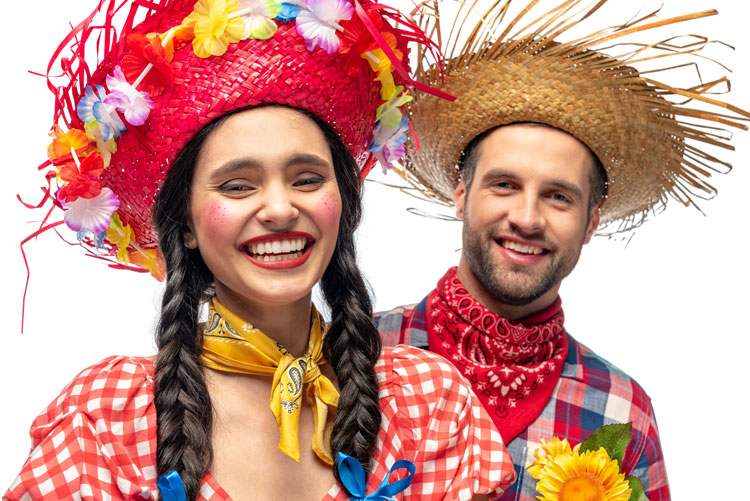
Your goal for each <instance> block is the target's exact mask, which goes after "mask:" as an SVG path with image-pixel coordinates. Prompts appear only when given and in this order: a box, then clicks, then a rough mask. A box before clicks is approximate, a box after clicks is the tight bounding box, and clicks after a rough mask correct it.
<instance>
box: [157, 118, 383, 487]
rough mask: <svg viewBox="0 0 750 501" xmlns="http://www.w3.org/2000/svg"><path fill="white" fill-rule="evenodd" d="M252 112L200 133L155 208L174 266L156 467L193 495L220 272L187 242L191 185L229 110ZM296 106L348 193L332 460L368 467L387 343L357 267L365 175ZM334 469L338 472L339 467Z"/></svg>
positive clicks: (207, 454) (205, 460) (331, 287)
mask: <svg viewBox="0 0 750 501" xmlns="http://www.w3.org/2000/svg"><path fill="white" fill-rule="evenodd" d="M266 106H274V105H266ZM247 109H249V108H244V109H238V110H235V111H232V112H230V113H228V114H226V115H223V116H221V117H219V118H218V119H216V120H214V121H212V122H211V123H210V124H208V125H207V126H206V127H204V128H203V129H202V130H201V131H199V132H198V133H197V134H196V135H195V136H194V137H193V139H192V140H191V141H190V142H189V143H188V144H187V145H186V146H185V148H184V149H183V151H182V152H181V153H180V156H179V157H178V158H177V160H176V161H175V162H174V165H173V166H172V168H171V169H170V170H169V173H168V174H167V177H166V179H165V180H164V184H163V185H162V187H161V190H160V192H159V195H158V197H157V199H156V203H155V205H154V212H153V219H154V226H155V228H156V230H157V232H158V234H159V246H160V248H161V252H162V254H163V256H164V259H165V264H166V270H167V280H166V287H165V290H164V297H163V300H162V309H161V315H160V319H159V324H158V327H157V332H156V344H157V348H158V350H159V352H158V355H157V359H156V369H155V373H156V374H155V379H156V382H155V388H154V404H155V406H156V413H157V445H156V458H157V470H158V474H159V475H164V474H166V473H168V472H169V471H171V470H176V471H177V472H178V473H179V474H180V476H181V478H182V481H183V483H184V485H185V490H186V492H187V497H188V499H189V500H193V499H195V498H196V496H197V494H198V490H199V488H200V484H201V482H202V479H203V476H204V475H205V473H206V471H208V469H209V467H210V465H211V461H212V457H213V451H212V448H211V424H212V419H211V418H212V412H211V400H210V397H209V394H208V388H207V387H206V382H205V379H204V377H203V369H202V367H201V365H200V362H199V356H200V352H201V333H200V329H199V325H198V324H199V311H200V306H201V304H202V302H204V301H206V300H207V299H208V298H209V297H210V296H211V295H212V294H213V276H212V275H211V272H210V271H209V270H208V268H207V267H206V265H205V263H204V262H203V259H202V258H201V256H200V252H199V250H198V249H194V250H191V249H188V248H187V247H185V242H184V235H185V232H186V231H187V228H188V226H187V225H188V221H189V211H190V195H191V184H192V178H193V172H194V170H195V164H196V160H197V158H198V154H199V153H200V150H201V148H202V146H203V144H204V142H205V140H206V138H207V137H208V136H209V135H210V134H211V132H212V131H214V130H215V129H216V128H217V127H218V126H219V125H220V124H221V123H222V122H223V121H224V120H226V119H227V118H228V117H229V116H231V115H233V114H235V113H238V112H241V111H244V110H247ZM296 111H298V112H300V113H302V114H304V115H305V116H307V117H308V118H310V119H311V120H313V121H314V122H315V123H316V124H317V125H318V127H319V128H320V130H321V131H322V133H323V135H324V137H325V139H326V141H327V143H328V145H329V147H330V149H331V156H332V158H333V164H334V170H335V174H336V181H337V183H338V188H339V192H340V194H341V198H342V213H341V221H340V225H339V234H338V239H337V242H336V248H335V250H334V253H333V257H332V258H331V262H330V264H329V265H328V268H327V269H326V271H325V273H324V274H323V278H322V280H321V288H322V290H323V295H324V296H325V299H326V301H327V302H328V304H329V305H330V307H331V313H332V321H331V325H330V329H329V332H328V335H327V336H326V338H325V341H324V345H323V353H324V355H325V357H326V359H327V360H328V362H329V363H330V364H331V366H332V368H333V370H334V372H335V374H336V379H337V380H338V383H339V386H340V393H341V396H340V398H339V404H338V411H337V413H336V417H335V420H334V424H333V430H332V433H331V448H332V450H333V454H334V458H335V456H336V455H337V453H338V452H343V453H345V454H348V455H350V456H353V457H355V458H357V459H358V460H359V461H360V462H361V463H362V465H363V466H365V469H367V465H368V464H369V463H370V459H371V456H372V451H373V449H374V448H375V442H376V438H377V433H378V430H379V429H380V419H381V415H380V407H379V405H378V386H377V381H376V379H375V370H374V366H375V363H376V361H377V359H378V357H379V355H380V349H381V342H380V335H379V334H378V331H377V329H376V328H375V325H374V324H373V322H372V304H371V301H370V296H369V293H368V290H367V287H366V285H365V282H364V280H363V278H362V275H361V273H360V271H359V268H358V267H357V260H356V250H355V245H354V232H355V230H356V228H357V226H358V225H359V221H360V218H361V194H360V185H361V176H360V171H359V168H358V166H357V164H356V162H355V161H354V159H353V158H352V156H351V154H350V153H349V150H348V149H347V148H346V146H345V145H344V143H343V142H342V141H341V139H340V138H339V137H338V135H337V134H336V133H335V131H334V130H333V129H332V128H331V127H330V126H329V125H328V124H327V123H325V122H324V121H322V120H321V119H319V118H318V117H316V116H315V115H313V114H311V113H309V112H307V111H305V110H299V109H296ZM248 433H251V430H248ZM334 475H335V476H336V478H337V479H338V478H339V475H338V470H337V469H336V466H335V465H334Z"/></svg>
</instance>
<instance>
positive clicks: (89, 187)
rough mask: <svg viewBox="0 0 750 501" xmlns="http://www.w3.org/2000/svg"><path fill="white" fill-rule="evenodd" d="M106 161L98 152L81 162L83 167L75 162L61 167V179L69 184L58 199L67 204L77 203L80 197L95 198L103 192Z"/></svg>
mask: <svg viewBox="0 0 750 501" xmlns="http://www.w3.org/2000/svg"><path fill="white" fill-rule="evenodd" d="M103 171H104V161H103V160H102V157H101V155H100V154H99V152H98V151H94V152H92V153H91V154H90V155H89V156H87V157H85V158H84V159H83V160H82V161H81V166H80V167H79V166H78V165H76V163H75V162H74V161H72V160H71V161H70V162H66V163H64V164H62V165H61V166H60V167H59V175H60V179H61V180H62V181H64V182H65V183H67V184H66V185H65V186H63V187H62V188H60V191H58V193H57V199H58V200H61V201H63V202H65V203H70V202H75V201H76V200H77V199H78V198H79V197H82V198H94V197H95V196H97V195H98V194H99V193H100V192H101V191H102V180H101V179H99V176H101V174H102V172H103Z"/></svg>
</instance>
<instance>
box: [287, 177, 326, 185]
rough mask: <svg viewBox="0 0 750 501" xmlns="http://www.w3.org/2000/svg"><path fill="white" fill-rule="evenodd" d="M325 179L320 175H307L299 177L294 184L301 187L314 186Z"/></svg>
mask: <svg viewBox="0 0 750 501" xmlns="http://www.w3.org/2000/svg"><path fill="white" fill-rule="evenodd" d="M324 181H325V179H323V178H322V177H320V176H307V177H302V178H299V179H297V180H296V181H295V182H294V186H297V187H300V188H312V187H314V186H318V185H319V184H321V183H323V182H324Z"/></svg>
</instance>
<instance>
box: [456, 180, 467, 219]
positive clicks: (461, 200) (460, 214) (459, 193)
mask: <svg viewBox="0 0 750 501" xmlns="http://www.w3.org/2000/svg"><path fill="white" fill-rule="evenodd" d="M453 203H454V204H456V217H457V218H458V219H463V218H464V207H465V206H466V185H465V184H464V182H463V181H461V182H460V183H458V186H456V191H454V192H453Z"/></svg>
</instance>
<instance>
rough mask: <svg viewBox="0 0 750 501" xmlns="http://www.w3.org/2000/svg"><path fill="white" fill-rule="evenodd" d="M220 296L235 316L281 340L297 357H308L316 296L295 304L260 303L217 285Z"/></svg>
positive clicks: (217, 295)
mask: <svg viewBox="0 0 750 501" xmlns="http://www.w3.org/2000/svg"><path fill="white" fill-rule="evenodd" d="M216 297H217V298H218V299H219V301H221V304H223V305H224V306H225V307H226V308H228V309H229V310H231V311H232V313H234V314H235V315H237V316H238V317H240V318H242V319H243V320H245V321H247V322H249V323H251V324H252V325H253V327H255V328H257V329H260V330H261V331H263V333H264V334H265V335H266V336H268V337H270V338H271V339H274V340H275V341H278V343H279V344H281V345H282V346H283V347H284V348H286V350H287V351H288V352H289V353H290V354H292V355H293V356H295V357H300V356H302V355H304V354H305V351H306V350H307V342H308V339H309V337H310V312H311V307H312V300H311V297H312V293H309V294H307V295H306V296H304V297H302V298H300V299H298V300H297V301H294V302H292V303H287V304H278V305H277V304H260V303H256V302H254V301H250V300H248V299H247V298H245V297H242V296H239V295H237V294H235V293H234V292H232V291H231V290H229V289H228V288H227V287H225V286H223V284H221V283H218V282H217V283H216Z"/></svg>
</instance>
